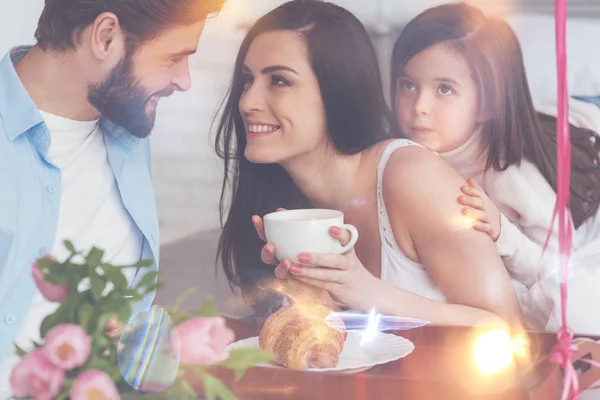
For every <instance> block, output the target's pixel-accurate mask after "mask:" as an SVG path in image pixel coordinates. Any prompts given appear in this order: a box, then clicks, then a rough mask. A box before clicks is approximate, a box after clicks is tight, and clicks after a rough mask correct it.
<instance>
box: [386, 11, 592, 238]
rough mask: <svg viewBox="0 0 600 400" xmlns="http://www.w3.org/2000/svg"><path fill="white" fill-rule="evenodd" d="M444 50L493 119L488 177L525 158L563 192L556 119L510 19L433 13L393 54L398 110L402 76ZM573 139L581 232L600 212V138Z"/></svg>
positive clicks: (411, 26) (583, 132) (488, 130)
mask: <svg viewBox="0 0 600 400" xmlns="http://www.w3.org/2000/svg"><path fill="white" fill-rule="evenodd" d="M437 43H445V44H447V45H448V46H450V48H452V49H453V50H455V51H457V52H459V54H461V55H462V56H463V57H465V59H466V60H467V61H468V63H469V64H470V66H471V69H472V73H473V78H474V80H475V83H476V84H477V86H478V89H479V97H480V102H481V112H482V113H483V115H484V116H486V117H488V116H489V120H488V121H487V122H485V123H484V126H483V138H484V141H485V143H484V144H485V145H486V147H487V148H488V149H489V152H488V158H487V163H486V169H489V168H494V169H496V170H498V171H504V170H506V169H507V168H508V167H510V166H511V165H519V164H520V162H521V160H522V159H523V158H526V159H528V160H529V161H531V162H532V163H534V164H535V165H536V167H537V168H538V169H539V171H540V172H541V174H542V175H543V176H544V178H545V179H546V180H547V181H548V183H549V184H550V185H551V186H552V188H553V189H554V190H555V191H556V180H557V172H556V164H557V163H556V118H554V117H551V116H549V115H545V114H542V113H538V112H536V111H535V109H534V106H533V102H532V100H531V94H530V92H529V85H528V82H527V76H526V74H525V66H524V62H523V55H522V52H521V46H520V45H519V41H518V39H517V37H516V35H515V33H514V31H513V30H512V28H511V27H510V25H509V24H508V23H507V22H506V21H504V20H503V19H501V18H496V17H491V16H486V15H484V13H483V12H482V11H481V10H479V9H478V8H476V7H473V6H470V5H467V4H464V3H455V4H446V5H442V6H439V7H434V8H430V9H428V10H426V11H424V12H422V13H421V14H420V15H418V16H417V17H416V18H414V19H413V20H412V21H410V22H409V23H408V24H407V25H406V27H405V28H404V30H403V31H402V34H401V35H400V37H399V38H398V40H397V41H396V43H395V45H394V49H393V54H392V65H391V74H392V77H391V78H392V79H391V95H392V102H393V105H394V107H393V109H394V110H396V90H397V82H398V78H399V75H400V73H401V72H402V69H403V68H404V66H405V65H406V63H407V62H408V61H409V60H410V59H411V58H412V57H414V56H415V55H417V54H418V53H420V52H422V51H423V50H425V49H427V48H428V47H430V46H432V45H435V44H437ZM396 129H398V128H397V127H396ZM571 138H572V152H573V153H572V165H571V168H572V180H571V186H570V189H571V204H570V208H571V213H572V217H573V222H574V224H575V227H579V226H580V225H581V224H582V223H583V222H584V221H585V220H586V219H588V218H589V217H591V216H592V215H594V214H595V213H596V211H597V210H598V206H599V204H600V160H599V157H600V155H599V152H600V140H598V137H597V135H596V134H595V133H594V132H593V131H590V130H588V129H582V128H577V127H575V126H573V125H571Z"/></svg>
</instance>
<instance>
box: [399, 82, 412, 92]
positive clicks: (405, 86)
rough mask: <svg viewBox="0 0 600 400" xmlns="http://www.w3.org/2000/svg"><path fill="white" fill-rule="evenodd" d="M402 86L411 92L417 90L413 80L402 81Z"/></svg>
mask: <svg viewBox="0 0 600 400" xmlns="http://www.w3.org/2000/svg"><path fill="white" fill-rule="evenodd" d="M400 88H401V89H402V90H405V91H407V92H409V91H411V90H415V85H413V84H412V82H408V81H404V82H401V83H400Z"/></svg>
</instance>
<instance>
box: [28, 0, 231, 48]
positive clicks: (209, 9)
mask: <svg viewBox="0 0 600 400" xmlns="http://www.w3.org/2000/svg"><path fill="white" fill-rule="evenodd" d="M225 1H226V0H46V1H45V5H44V10H43V12H42V15H41V16H40V19H39V22H38V27H37V30H36V31H35V38H36V39H37V44H38V46H40V47H41V48H42V49H44V50H47V49H52V50H56V51H66V50H70V49H74V48H75V45H76V43H77V40H78V38H79V34H80V33H81V31H82V30H84V29H85V28H86V27H87V26H89V25H90V24H92V23H93V22H94V21H95V20H96V18H97V17H98V16H99V15H100V14H102V13H104V12H110V13H113V14H115V15H116V16H117V17H118V18H119V23H120V25H121V28H122V29H123V30H124V31H125V33H126V34H127V41H128V44H136V45H139V44H142V43H145V42H147V41H150V40H152V39H154V38H156V37H157V36H158V35H159V34H160V33H161V32H163V31H164V30H166V29H168V28H170V27H172V26H175V25H189V24H193V23H195V22H198V21H200V20H202V19H205V18H207V17H209V16H212V15H214V14H216V13H218V12H219V11H220V10H221V8H222V7H223V4H224V3H225Z"/></svg>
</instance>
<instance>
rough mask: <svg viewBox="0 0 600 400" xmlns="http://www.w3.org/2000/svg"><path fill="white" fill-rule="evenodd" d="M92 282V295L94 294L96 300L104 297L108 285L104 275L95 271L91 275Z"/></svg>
mask: <svg viewBox="0 0 600 400" xmlns="http://www.w3.org/2000/svg"><path fill="white" fill-rule="evenodd" d="M90 283H91V285H92V288H91V289H92V296H94V300H96V301H98V300H100V299H101V298H102V292H103V291H104V288H105V287H106V281H105V280H104V278H103V277H101V276H100V275H98V274H97V273H95V272H94V273H92V274H91V275H90Z"/></svg>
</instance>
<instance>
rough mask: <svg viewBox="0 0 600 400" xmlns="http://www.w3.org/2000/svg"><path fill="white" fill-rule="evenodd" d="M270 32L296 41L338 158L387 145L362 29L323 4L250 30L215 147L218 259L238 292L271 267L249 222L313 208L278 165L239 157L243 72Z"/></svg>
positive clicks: (314, 0)
mask: <svg viewBox="0 0 600 400" xmlns="http://www.w3.org/2000/svg"><path fill="white" fill-rule="evenodd" d="M272 31H295V32H297V33H299V34H300V35H301V36H302V38H303V40H304V42H305V44H306V48H307V52H308V56H309V59H310V63H311V66H312V69H313V71H314V73H315V75H316V77H317V80H318V83H319V87H320V90H321V97H322V99H323V104H324V108H325V114H326V119H327V134H328V136H329V140H330V142H331V144H332V145H333V147H334V148H335V149H336V150H337V151H338V152H339V153H341V154H356V153H358V152H361V151H363V150H365V149H366V148H368V147H370V146H372V145H374V144H375V143H377V142H378V141H380V140H383V139H386V138H388V137H389V132H390V125H391V113H390V112H389V109H388V107H387V105H386V103H385V98H384V95H383V89H382V85H381V74H380V70H379V64H378V61H377V56H376V53H375V49H374V47H373V45H372V43H371V40H370V38H369V35H368V33H367V31H366V30H365V28H364V26H363V25H362V24H361V22H360V21H359V20H358V19H357V18H356V17H355V16H354V15H352V14H351V13H350V12H349V11H347V10H346V9H344V8H342V7H339V6H337V5H334V4H332V3H328V2H324V1H318V0H293V1H290V2H288V3H285V4H283V5H281V6H279V7H277V8H276V9H274V10H272V11H271V12H269V13H268V14H266V15H265V16H263V17H262V18H260V19H259V20H258V21H257V22H256V23H255V24H254V25H253V26H252V28H251V29H250V30H249V32H248V33H247V34H246V37H245V38H244V40H243V42H242V44H241V46H240V49H239V52H238V55H237V59H236V62H235V70H234V73H233V79H232V83H231V87H230V89H229V92H228V94H227V96H226V99H225V100H224V106H222V113H221V119H220V121H219V124H218V130H217V136H216V143H215V148H216V151H217V154H218V155H219V157H221V158H222V159H223V160H224V164H225V175H224V178H223V187H222V192H221V203H220V211H221V221H222V224H223V231H222V234H221V238H220V241H219V247H218V255H219V256H218V257H219V259H220V261H221V262H222V264H223V268H224V270H225V274H226V276H227V278H228V280H229V283H230V284H231V285H232V286H233V285H236V286H241V287H242V288H250V287H251V286H252V285H254V284H255V283H256V282H257V281H258V280H259V279H261V278H262V277H264V276H272V275H273V266H268V265H265V264H263V263H262V261H261V258H260V252H261V248H262V246H263V245H264V243H263V242H262V240H261V239H260V238H259V237H258V235H257V234H256V231H255V230H254V227H253V224H252V220H251V218H252V215H254V214H257V215H261V216H262V215H264V214H267V213H269V212H273V211H275V210H276V209H277V208H278V207H283V208H288V209H293V208H311V207H313V206H312V205H311V204H310V203H309V201H308V200H307V198H306V197H305V196H304V195H303V194H302V193H301V192H300V190H299V189H298V188H297V187H296V185H295V184H294V182H293V181H292V179H291V178H290V176H289V175H288V173H287V172H286V171H285V169H284V168H283V167H282V166H281V165H279V164H253V163H251V162H249V161H248V160H247V159H246V158H245V157H244V149H245V146H246V131H245V128H244V124H243V121H242V117H241V115H240V113H239V111H238V102H239V100H240V96H241V94H242V92H243V90H244V78H243V76H242V67H243V65H244V60H245V58H246V54H247V53H248V49H249V47H250V45H251V43H252V42H253V40H254V39H255V38H256V37H257V36H258V35H260V34H262V33H265V32H272ZM307 117H308V118H310V116H307ZM228 190H229V191H230V192H229V196H228V195H227V192H228Z"/></svg>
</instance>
